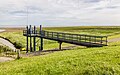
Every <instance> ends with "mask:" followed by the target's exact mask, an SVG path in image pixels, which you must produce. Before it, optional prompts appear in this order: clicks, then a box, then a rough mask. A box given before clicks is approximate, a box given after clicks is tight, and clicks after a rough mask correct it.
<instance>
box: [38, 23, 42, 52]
mask: <svg viewBox="0 0 120 75" xmlns="http://www.w3.org/2000/svg"><path fill="white" fill-rule="evenodd" d="M40 34H41V37H40V49H39V50H40V51H42V50H43V37H42V36H43V35H42V25H40Z"/></svg>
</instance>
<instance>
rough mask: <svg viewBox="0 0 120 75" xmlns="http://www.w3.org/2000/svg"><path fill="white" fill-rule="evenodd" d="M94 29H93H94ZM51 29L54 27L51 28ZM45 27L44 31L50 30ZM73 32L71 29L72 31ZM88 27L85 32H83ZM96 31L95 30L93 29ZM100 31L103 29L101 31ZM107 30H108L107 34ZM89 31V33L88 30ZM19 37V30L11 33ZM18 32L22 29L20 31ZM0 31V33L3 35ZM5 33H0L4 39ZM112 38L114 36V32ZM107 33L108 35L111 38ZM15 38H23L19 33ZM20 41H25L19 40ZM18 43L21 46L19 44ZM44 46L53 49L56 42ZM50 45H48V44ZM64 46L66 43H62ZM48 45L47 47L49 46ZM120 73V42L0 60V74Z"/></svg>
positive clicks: (113, 74) (111, 28) (64, 74)
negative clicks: (11, 59) (4, 60)
mask: <svg viewBox="0 0 120 75" xmlns="http://www.w3.org/2000/svg"><path fill="white" fill-rule="evenodd" d="M95 28H96V29H95ZM53 29H55V28H53ZM53 29H52V28H45V30H49V31H51V30H53ZM65 30H66V31H65ZM72 30H73V31H75V32H72ZM87 30H88V32H87ZM94 30H96V32H94ZM101 30H104V31H105V30H106V32H102V31H101ZM108 30H109V33H108ZM118 30H119V31H120V27H108V28H104V27H101V28H100V27H83V28H82V27H79V29H78V27H76V28H72V27H71V28H58V29H57V28H56V30H54V31H61V32H71V33H78V32H79V31H80V32H79V33H84V31H86V33H88V34H89V33H94V35H96V34H98V33H100V34H103V35H107V34H109V35H110V34H111V35H113V34H114V33H117V32H119V31H118ZM90 31H91V32H90ZM13 33H14V35H15V33H16V35H18V36H21V34H20V33H17V32H13ZM21 33H22V32H21ZM3 34H5V33H2V34H0V35H3ZM7 35H9V34H7V33H6V35H3V36H4V37H6V38H7ZM114 36H115V37H118V36H116V35H114ZM114 36H111V38H114ZM18 38H25V37H23V36H21V37H18ZM19 42H20V43H23V44H25V43H24V42H22V41H19ZM23 44H22V45H23ZM45 44H46V45H45V47H46V48H48V47H49V46H50V47H49V48H53V47H54V48H55V47H57V45H56V42H54V41H48V40H47V41H46V42H45ZM51 45H52V47H51ZM66 45H68V44H66ZM49 48H48V49H49ZM119 74H120V41H118V42H117V43H116V42H112V43H109V46H106V47H101V48H82V47H76V48H74V49H73V50H66V51H59V52H54V53H50V54H47V55H41V56H34V57H30V58H22V59H20V60H14V61H10V62H5V63H0V75H119Z"/></svg>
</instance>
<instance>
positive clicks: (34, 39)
mask: <svg viewBox="0 0 120 75" xmlns="http://www.w3.org/2000/svg"><path fill="white" fill-rule="evenodd" d="M35 32H36V27H35V26H34V35H35V34H36V33H35ZM35 41H36V37H33V43H34V44H33V47H34V51H36V42H35Z"/></svg>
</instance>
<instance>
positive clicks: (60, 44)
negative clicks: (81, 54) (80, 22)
mask: <svg viewBox="0 0 120 75" xmlns="http://www.w3.org/2000/svg"><path fill="white" fill-rule="evenodd" d="M58 43H59V50H61V49H62V42H61V41H59V42H58Z"/></svg>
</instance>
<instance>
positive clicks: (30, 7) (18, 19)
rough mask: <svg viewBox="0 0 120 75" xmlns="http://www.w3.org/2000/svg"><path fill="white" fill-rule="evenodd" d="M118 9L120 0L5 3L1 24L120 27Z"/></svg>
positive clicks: (21, 0) (6, 0)
mask: <svg viewBox="0 0 120 75" xmlns="http://www.w3.org/2000/svg"><path fill="white" fill-rule="evenodd" d="M119 10H120V0H4V1H2V2H1V3H0V17H1V18H0V25H26V24H34V25H38V24H44V25H45V26H49V25H50V26H51V25H52V26H56V25H57V26H58V25H59V26H60V25H63V26H65V25H66V26H67V25H83V24H84V25H85V24H86V25H91V24H93V25H103V24H104V25H105V24H106V25H107V24H111V25H112V24H120V19H119V18H120V14H119V13H120V11H119ZM27 21H28V22H29V23H28V22H27Z"/></svg>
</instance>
